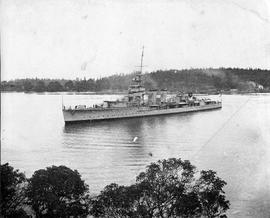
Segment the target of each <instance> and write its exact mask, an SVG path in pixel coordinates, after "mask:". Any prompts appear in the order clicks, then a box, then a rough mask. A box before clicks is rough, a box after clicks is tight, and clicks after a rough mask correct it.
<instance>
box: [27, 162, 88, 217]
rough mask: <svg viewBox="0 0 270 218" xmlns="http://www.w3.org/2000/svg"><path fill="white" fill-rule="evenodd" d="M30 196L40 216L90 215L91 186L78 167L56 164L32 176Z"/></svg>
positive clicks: (30, 200) (29, 188) (28, 190)
mask: <svg viewBox="0 0 270 218" xmlns="http://www.w3.org/2000/svg"><path fill="white" fill-rule="evenodd" d="M28 182H29V184H28V188H27V191H26V196H27V198H28V200H29V202H28V203H29V204H30V205H31V206H32V208H33V210H34V211H35V213H36V215H37V217H71V216H73V217H86V215H87V214H88V195H87V192H88V186H87V185H86V184H85V183H84V181H83V180H82V179H81V176H80V174H79V173H78V171H76V170H74V171H73V170H71V169H69V168H67V167H65V166H59V167H57V166H52V167H47V169H42V170H37V171H36V172H35V173H34V175H33V176H32V178H30V179H29V181H28Z"/></svg>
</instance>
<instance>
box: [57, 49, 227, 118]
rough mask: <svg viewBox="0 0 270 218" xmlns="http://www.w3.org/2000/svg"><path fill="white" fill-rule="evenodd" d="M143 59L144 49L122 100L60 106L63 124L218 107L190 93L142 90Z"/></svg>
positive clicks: (219, 104)
mask: <svg viewBox="0 0 270 218" xmlns="http://www.w3.org/2000/svg"><path fill="white" fill-rule="evenodd" d="M143 56H144V48H143V50H142V55H141V65H140V71H139V72H138V73H137V74H136V75H135V77H134V78H133V80H132V83H131V85H130V86H129V89H128V94H127V95H126V96H125V97H124V98H123V99H121V100H116V101H104V102H103V103H102V104H101V105H93V106H91V107H87V106H86V105H77V106H75V107H74V108H72V107H65V106H63V108H62V111H63V115H64V120H65V123H73V122H81V121H97V120H110V119H120V118H132V117H146V116H157V115H166V114H176V113H187V112H195V111H203V110H212V109H218V108H221V107H222V103H221V101H213V100H211V99H198V98H197V97H195V96H194V95H193V94H192V93H188V94H183V93H178V94H175V95H170V96H169V95H168V92H167V90H165V89H163V90H149V91H146V90H145V88H144V87H143V85H142V68H143Z"/></svg>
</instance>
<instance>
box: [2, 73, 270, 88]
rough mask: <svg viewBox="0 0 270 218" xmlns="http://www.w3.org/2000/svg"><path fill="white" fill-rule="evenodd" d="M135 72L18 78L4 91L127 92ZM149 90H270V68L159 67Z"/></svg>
mask: <svg viewBox="0 0 270 218" xmlns="http://www.w3.org/2000/svg"><path fill="white" fill-rule="evenodd" d="M134 74H135V73H131V74H125V75H124V74H120V75H119V74H118V75H112V76H109V77H104V78H100V79H86V78H84V79H76V80H65V79H38V78H35V79H16V80H11V81H2V82H1V91H18V92H22V91H23V92H31V91H34V92H45V91H48V92H56V91H76V92H86V91H92V92H99V91H125V90H127V89H128V86H129V85H130V83H131V80H132V78H133V77H134ZM143 81H144V82H143V83H144V86H145V87H146V89H164V88H166V89H168V90H169V91H184V92H187V91H192V92H195V93H199V92H215V91H220V90H223V91H225V92H226V91H229V90H236V91H238V92H254V91H260V92H270V70H260V69H238V68H219V69H212V68H208V69H188V70H158V71H155V72H151V73H145V74H144V75H143Z"/></svg>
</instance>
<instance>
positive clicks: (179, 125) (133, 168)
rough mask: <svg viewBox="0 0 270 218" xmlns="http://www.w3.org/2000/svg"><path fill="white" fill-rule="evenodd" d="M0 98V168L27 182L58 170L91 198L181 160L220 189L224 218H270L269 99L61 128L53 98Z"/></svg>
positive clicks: (74, 98) (235, 99)
mask: <svg viewBox="0 0 270 218" xmlns="http://www.w3.org/2000/svg"><path fill="white" fill-rule="evenodd" d="M1 97H2V104H1V119H2V125H1V142H2V148H1V150H2V151H1V158H2V163H4V162H9V163H10V164H11V165H12V166H14V167H15V168H18V169H20V170H21V171H24V172H25V173H26V175H27V176H31V175H32V174H33V172H34V171H35V170H37V169H41V168H45V167H47V166H51V165H66V166H68V167H70V168H72V169H77V170H78V171H79V172H80V174H81V175H82V177H83V179H85V180H86V182H87V183H88V184H89V187H90V190H91V192H92V193H98V192H99V191H100V190H101V189H102V188H103V187H104V186H105V185H107V184H109V183H112V182H116V183H118V184H131V183H133V182H134V181H135V177H136V175H138V173H139V172H141V171H142V170H144V169H145V166H146V165H147V164H149V163H151V162H153V161H157V160H158V159H163V158H169V157H176V158H182V159H188V160H190V161H191V163H192V164H194V165H195V166H197V168H198V170H202V169H213V170H215V171H217V172H218V175H219V176H220V177H221V178H223V179H224V180H225V181H226V182H227V183H228V185H227V186H226V188H225V191H226V196H227V198H228V199H229V200H230V202H231V209H230V211H229V213H228V214H229V217H270V211H269V208H270V95H267V94H266V95H242V96H240V95H234V96H233V95H230V96H223V108H222V109H221V110H214V111H206V112H198V113H190V114H179V115H168V116H158V117H148V118H133V119H124V120H115V121H102V122H98V123H92V124H88V123H84V124H75V125H68V126H65V125H64V121H63V116H62V112H61V96H60V95H53V94H45V95H44V94H42V95H39V94H24V93H2V94H1ZM118 97H119V96H117V95H65V96H64V103H65V104H66V105H67V104H70V105H75V104H87V105H92V104H96V103H100V102H102V101H103V100H105V99H110V100H113V99H116V98H118ZM134 137H138V140H137V142H136V143H133V142H132V141H133V139H134Z"/></svg>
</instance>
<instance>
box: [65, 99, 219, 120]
mask: <svg viewBox="0 0 270 218" xmlns="http://www.w3.org/2000/svg"><path fill="white" fill-rule="evenodd" d="M221 107H222V104H221V103H216V104H210V105H203V106H193V107H182V108H171V109H150V108H146V107H145V108H144V107H143V108H141V107H140V108H123V109H120V108H119V109H107V110H98V109H81V110H74V109H73V110H68V109H63V115H64V121H65V123H66V124H68V123H75V122H83V121H99V120H113V119H123V118H135V117H146V116H159V115H168V114H178V113H188V112H197V111H205V110H214V109H219V108H221Z"/></svg>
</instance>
